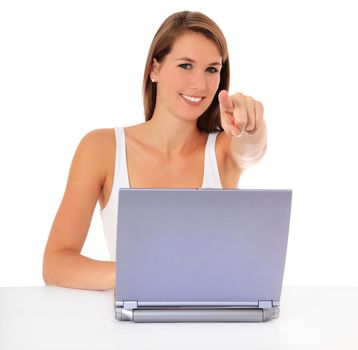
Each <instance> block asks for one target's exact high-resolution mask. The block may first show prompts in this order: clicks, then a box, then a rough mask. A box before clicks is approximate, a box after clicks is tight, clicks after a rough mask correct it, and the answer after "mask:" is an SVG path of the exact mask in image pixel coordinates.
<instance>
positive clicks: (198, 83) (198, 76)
mask: <svg viewBox="0 0 358 350" xmlns="http://www.w3.org/2000/svg"><path fill="white" fill-rule="evenodd" d="M190 88H191V89H193V90H197V91H203V90H205V89H206V77H205V73H203V72H196V73H193V74H192V77H191V81H190Z"/></svg>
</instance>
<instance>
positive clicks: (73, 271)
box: [43, 130, 115, 290]
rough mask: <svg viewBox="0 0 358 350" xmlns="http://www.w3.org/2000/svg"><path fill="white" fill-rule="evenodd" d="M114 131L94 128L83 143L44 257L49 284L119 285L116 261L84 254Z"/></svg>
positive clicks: (109, 286) (78, 149) (71, 285)
mask: <svg viewBox="0 0 358 350" xmlns="http://www.w3.org/2000/svg"><path fill="white" fill-rule="evenodd" d="M113 137H114V136H113V131H110V130H94V131H92V132H90V133H88V134H87V135H86V136H85V137H84V138H83V139H82V140H81V142H80V144H79V146H78V148H77V150H76V152H75V155H74V158H73V161H72V164H71V169H70V172H69V176H68V181H67V186H66V190H65V193H64V196H63V199H62V202H61V204H60V207H59V209H58V212H57V214H56V217H55V220H54V222H53V225H52V228H51V232H50V235H49V238H48V242H47V245H46V248H45V252H44V259H43V278H44V281H45V283H46V284H47V285H58V286H63V287H69V288H80V289H94V290H104V289H111V288H114V286H115V263H114V262H110V261H98V260H93V259H90V258H87V257H85V256H82V255H81V250H82V247H83V244H84V242H85V239H86V237H87V233H88V230H89V226H90V223H91V219H92V215H93V212H94V209H95V207H96V203H97V200H98V198H99V195H100V193H101V191H102V187H103V184H104V181H105V179H106V174H107V169H108V166H107V165H106V164H107V163H106V162H107V160H108V153H111V152H108V148H109V147H110V145H111V142H112V143H113Z"/></svg>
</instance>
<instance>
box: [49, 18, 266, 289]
mask: <svg viewBox="0 0 358 350" xmlns="http://www.w3.org/2000/svg"><path fill="white" fill-rule="evenodd" d="M229 72H230V69H229V56H228V50H227V45H226V41H225V38H224V36H223V34H222V32H221V30H220V29H219V27H218V26H217V25H216V24H215V23H214V22H213V21H212V20H211V19H210V18H208V17H207V16H205V15H203V14H201V13H198V12H188V11H184V12H179V13H175V14H173V15H171V16H170V17H168V18H167V19H166V20H165V21H164V22H163V24H162V25H161V26H160V28H159V29H158V31H157V33H156V35H155V36H154V39H153V42H152V45H151V47H150V50H149V54H148V57H147V63H146V67H145V72H144V80H143V97H144V109H145V120H146V121H145V122H144V123H141V124H138V125H134V126H131V127H127V128H114V129H101V130H94V131H91V132H89V133H88V134H87V135H85V136H84V138H83V139H82V140H81V142H80V143H79V146H78V148H77V150H76V152H75V155H74V158H73V162H72V165H71V169H70V173H69V177H68V183H67V186H66V190H65V193H64V197H63V200H62V202H61V205H60V207H59V209H58V212H57V215H56V217H55V220H54V223H53V226H52V228H51V232H50V235H49V239H48V242H47V246H46V249H45V253H44V264H43V276H44V281H45V283H46V284H48V285H59V286H64V287H71V288H82V289H96V290H103V289H110V288H114V286H115V262H114V259H115V239H116V236H115V235H116V221H117V219H116V212H117V207H116V203H117V199H118V189H119V188H120V187H131V188H139V187H141V188H146V187H147V188H153V187H161V188H170V187H172V188H198V187H211V188H213V187H214V188H236V187H237V186H238V182H239V179H240V176H241V174H242V172H243V171H244V169H245V168H247V167H248V166H250V165H252V164H254V163H255V162H257V161H258V160H260V159H261V157H262V156H263V155H264V153H265V149H266V126H265V122H264V119H263V106H262V104H261V103H260V102H258V101H256V100H254V99H253V98H252V97H250V96H246V95H243V94H241V93H236V94H234V95H231V96H230V95H229V94H228V89H229ZM97 202H99V204H100V207H101V217H102V220H103V227H104V233H105V236H106V239H107V242H108V246H109V250H110V255H111V259H112V261H97V260H93V259H90V258H88V257H85V256H83V255H81V249H82V247H83V244H84V242H85V239H86V236H87V233H88V229H89V226H90V222H91V218H92V215H93V211H94V208H95V206H96V204H97ZM158 215H160V213H158ZM119 263H120V262H119Z"/></svg>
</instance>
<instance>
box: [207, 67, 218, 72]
mask: <svg viewBox="0 0 358 350" xmlns="http://www.w3.org/2000/svg"><path fill="white" fill-rule="evenodd" d="M207 71H208V72H209V73H217V72H218V70H217V69H216V68H215V67H209V68H208V69H207Z"/></svg>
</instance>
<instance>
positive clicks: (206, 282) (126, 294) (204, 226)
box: [116, 189, 292, 306]
mask: <svg viewBox="0 0 358 350" xmlns="http://www.w3.org/2000/svg"><path fill="white" fill-rule="evenodd" d="M291 197H292V192H291V190H238V189H120V193H119V198H118V201H119V202H118V223H117V253H116V255H117V257H116V261H117V267H116V301H117V303H119V304H121V302H123V301H136V302H137V303H138V305H145V306H148V305H158V306H161V305H180V306H182V305H189V306H193V305H222V306H225V305H255V304H256V305H257V303H258V301H260V300H271V301H274V303H275V302H277V303H278V301H279V300H280V295H281V288H282V279H283V273H284V266H285V258H286V249H287V239H288V230H289V220H290V210H291Z"/></svg>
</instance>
